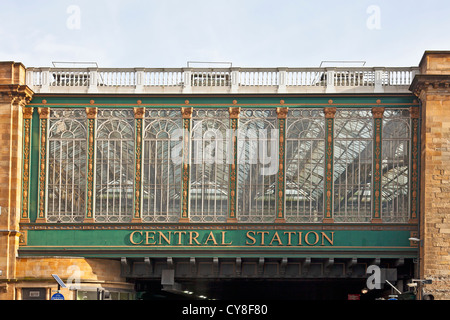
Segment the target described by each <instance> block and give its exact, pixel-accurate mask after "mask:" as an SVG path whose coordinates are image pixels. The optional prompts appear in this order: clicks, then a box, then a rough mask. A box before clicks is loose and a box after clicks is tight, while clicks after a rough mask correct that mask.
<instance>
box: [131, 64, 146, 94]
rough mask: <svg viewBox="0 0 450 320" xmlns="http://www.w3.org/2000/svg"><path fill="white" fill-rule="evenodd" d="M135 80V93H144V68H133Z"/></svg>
mask: <svg viewBox="0 0 450 320" xmlns="http://www.w3.org/2000/svg"><path fill="white" fill-rule="evenodd" d="M134 72H135V75H136V79H135V82H136V84H135V88H134V92H135V93H143V92H144V78H145V72H144V68H135V69H134Z"/></svg>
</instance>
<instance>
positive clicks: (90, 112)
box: [86, 107, 98, 119]
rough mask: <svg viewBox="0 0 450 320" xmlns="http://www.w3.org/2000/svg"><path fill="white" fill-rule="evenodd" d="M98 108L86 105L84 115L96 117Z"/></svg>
mask: <svg viewBox="0 0 450 320" xmlns="http://www.w3.org/2000/svg"><path fill="white" fill-rule="evenodd" d="M97 113H98V108H97V107H87V108H86V116H87V118H88V119H97Z"/></svg>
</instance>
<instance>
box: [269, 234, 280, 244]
mask: <svg viewBox="0 0 450 320" xmlns="http://www.w3.org/2000/svg"><path fill="white" fill-rule="evenodd" d="M274 241H278V245H283V242H282V241H281V239H280V236H279V235H278V232H276V231H275V234H274V235H273V237H272V241H270V243H269V246H271V245H272V243H273V242H274Z"/></svg>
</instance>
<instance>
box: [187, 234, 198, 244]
mask: <svg viewBox="0 0 450 320" xmlns="http://www.w3.org/2000/svg"><path fill="white" fill-rule="evenodd" d="M194 233H195V237H193V236H192V235H193V234H194ZM197 238H198V232H197V231H189V244H190V245H192V241H195V243H196V244H198V245H200V243H199V242H198V241H197Z"/></svg>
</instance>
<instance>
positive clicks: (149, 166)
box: [142, 108, 182, 222]
mask: <svg viewBox="0 0 450 320" xmlns="http://www.w3.org/2000/svg"><path fill="white" fill-rule="evenodd" d="M144 130H145V131H144V148H143V177H142V178H143V179H142V181H143V200H142V201H143V212H142V219H143V221H144V222H177V221H178V219H179V218H180V212H181V205H180V201H181V148H179V147H181V146H182V141H180V140H179V139H178V138H181V137H182V131H181V130H182V119H181V114H180V111H179V109H176V110H175V109H174V110H170V109H164V110H163V109H149V108H147V109H146V115H145V129H144ZM177 147H178V148H179V151H180V152H179V153H178V154H177V153H176V150H177ZM177 157H178V158H177Z"/></svg>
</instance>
